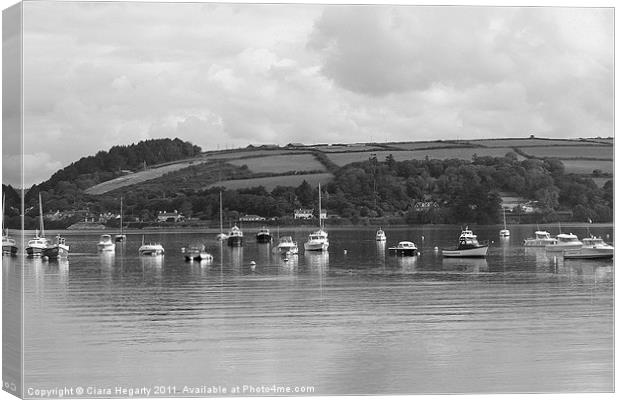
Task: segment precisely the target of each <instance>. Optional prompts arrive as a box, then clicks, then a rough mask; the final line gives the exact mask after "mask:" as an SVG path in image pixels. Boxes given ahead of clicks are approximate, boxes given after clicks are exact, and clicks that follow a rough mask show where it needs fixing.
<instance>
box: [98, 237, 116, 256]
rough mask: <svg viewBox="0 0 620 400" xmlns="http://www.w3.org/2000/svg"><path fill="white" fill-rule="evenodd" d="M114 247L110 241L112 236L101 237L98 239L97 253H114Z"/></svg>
mask: <svg viewBox="0 0 620 400" xmlns="http://www.w3.org/2000/svg"><path fill="white" fill-rule="evenodd" d="M115 250H116V245H115V244H114V242H113V241H112V236H110V235H101V237H100V238H99V243H97V251H100V252H104V251H112V252H113V251H115Z"/></svg>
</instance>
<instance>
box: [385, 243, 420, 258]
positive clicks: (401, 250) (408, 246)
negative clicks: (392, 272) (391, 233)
mask: <svg viewBox="0 0 620 400" xmlns="http://www.w3.org/2000/svg"><path fill="white" fill-rule="evenodd" d="M388 252H389V253H391V254H395V255H397V256H408V257H411V256H416V255H418V248H417V247H416V245H415V243H413V242H408V241H402V242H398V245H397V246H394V247H388Z"/></svg>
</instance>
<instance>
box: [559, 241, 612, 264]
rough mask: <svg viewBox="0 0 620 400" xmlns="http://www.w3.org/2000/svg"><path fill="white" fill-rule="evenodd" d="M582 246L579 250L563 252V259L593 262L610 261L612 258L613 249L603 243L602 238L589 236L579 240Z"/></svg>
mask: <svg viewBox="0 0 620 400" xmlns="http://www.w3.org/2000/svg"><path fill="white" fill-rule="evenodd" d="M581 242H582V243H583V246H582V247H581V248H579V249H566V250H564V251H563V256H564V258H567V259H581V260H595V259H610V258H613V257H614V247H613V246H612V245H610V244H608V243H605V241H603V239H602V238H600V237H596V236H590V237H589V238H583V239H581Z"/></svg>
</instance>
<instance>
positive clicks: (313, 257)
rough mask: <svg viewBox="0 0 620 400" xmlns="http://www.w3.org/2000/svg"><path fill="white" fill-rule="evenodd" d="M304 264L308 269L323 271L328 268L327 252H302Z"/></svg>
mask: <svg viewBox="0 0 620 400" xmlns="http://www.w3.org/2000/svg"><path fill="white" fill-rule="evenodd" d="M304 259H305V262H306V266H307V267H308V269H309V270H310V271H316V272H319V273H321V274H322V273H324V272H326V271H327V269H328V268H329V253H328V252H326V251H321V252H315V251H306V252H305V253H304Z"/></svg>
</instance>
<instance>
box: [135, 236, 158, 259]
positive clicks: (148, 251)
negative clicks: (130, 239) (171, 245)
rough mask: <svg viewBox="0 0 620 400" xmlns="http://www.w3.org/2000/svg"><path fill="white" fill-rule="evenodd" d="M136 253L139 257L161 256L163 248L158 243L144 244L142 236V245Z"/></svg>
mask: <svg viewBox="0 0 620 400" xmlns="http://www.w3.org/2000/svg"><path fill="white" fill-rule="evenodd" d="M138 253H139V254H140V255H141V256H163V255H164V246H162V245H161V244H160V243H144V236H142V245H141V246H140V247H139V248H138Z"/></svg>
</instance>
